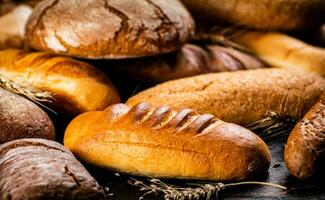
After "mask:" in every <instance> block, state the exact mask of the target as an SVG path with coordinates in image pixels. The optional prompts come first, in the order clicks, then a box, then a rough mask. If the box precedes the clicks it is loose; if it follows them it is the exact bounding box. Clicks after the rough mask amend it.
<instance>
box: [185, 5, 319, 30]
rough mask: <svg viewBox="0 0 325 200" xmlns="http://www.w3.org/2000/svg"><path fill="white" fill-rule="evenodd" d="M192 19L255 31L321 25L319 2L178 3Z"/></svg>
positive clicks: (298, 28) (297, 28)
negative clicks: (182, 4) (224, 23)
mask: <svg viewBox="0 0 325 200" xmlns="http://www.w3.org/2000/svg"><path fill="white" fill-rule="evenodd" d="M182 2H183V3H184V5H185V6H186V7H187V8H188V9H189V10H190V11H191V12H192V14H193V15H194V17H197V18H199V19H202V20H204V21H210V22H229V23H233V24H235V25H243V26H248V27H252V28H256V29H264V30H265V29H267V30H283V31H289V30H305V29H308V28H313V27H317V25H319V24H321V23H322V22H324V20H325V18H324V13H325V2H324V1H323V0H289V1H288V0H182Z"/></svg>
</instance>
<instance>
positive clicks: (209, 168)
mask: <svg viewBox="0 0 325 200" xmlns="http://www.w3.org/2000/svg"><path fill="white" fill-rule="evenodd" d="M64 145H65V146H66V147H68V149H70V150H71V151H72V152H73V153H74V154H75V155H76V156H77V157H79V158H80V159H82V160H84V161H86V162H88V163H91V164H94V165H97V166H102V167H106V168H110V169H114V170H117V171H122V172H127V173H132V174H136V175H150V176H153V177H165V178H182V179H201V180H217V181H235V180H244V179H250V178H254V177H257V176H259V175H261V174H263V173H265V172H266V171H267V169H268V167H269V164H270V152H269V150H268V148H267V146H266V144H265V143H264V142H263V141H262V140H261V139H260V138H259V137H258V136H257V135H255V134H254V133H252V132H251V131H249V130H247V129H245V128H243V127H240V126H238V125H235V124H230V123H225V122H223V121H221V120H219V119H217V118H215V117H213V116H212V115H209V114H205V115H197V114H195V113H194V112H193V111H191V110H190V109H183V110H181V111H179V112H176V111H175V110H172V109H170V108H169V107H167V106H160V107H153V106H150V105H149V104H146V103H141V104H138V105H135V106H133V107H129V106H126V105H124V104H116V105H113V106H111V107H109V108H107V109H106V110H105V111H103V112H88V113H85V114H82V115H80V116H78V117H77V118H75V119H74V120H73V121H72V122H71V123H70V124H69V126H68V128H67V130H66V132H65V135H64Z"/></svg>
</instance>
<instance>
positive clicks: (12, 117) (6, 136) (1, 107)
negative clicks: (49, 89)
mask: <svg viewBox="0 0 325 200" xmlns="http://www.w3.org/2000/svg"><path fill="white" fill-rule="evenodd" d="M21 138H45V139H51V140H54V139H55V130H54V126H53V123H52V121H51V120H50V118H49V117H48V116H47V114H46V113H45V112H44V111H43V110H42V109H41V108H39V107H38V106H37V105H36V104H34V103H33V102H31V101H29V100H27V99H25V98H24V97H21V96H18V95H16V94H13V93H10V92H8V91H6V90H4V89H2V88H0V144H2V143H5V142H9V141H12V140H16V139H21Z"/></svg>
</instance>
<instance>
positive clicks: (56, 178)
mask: <svg viewBox="0 0 325 200" xmlns="http://www.w3.org/2000/svg"><path fill="white" fill-rule="evenodd" d="M0 185H1V187H0V199H3V200H5V199H8V200H9V199H20V200H25V199H26V200H27V199H28V200H42V199H52V200H64V199H76V200H77V199H79V200H81V199H84V200H86V199H87V200H88V199H93V200H97V199H105V198H104V197H105V196H104V191H103V189H102V188H101V187H100V186H99V185H98V183H97V182H96V180H95V179H94V178H93V177H92V176H91V175H90V174H89V173H88V172H87V170H86V169H85V168H84V167H83V166H82V165H81V164H80V163H79V162H78V161H77V160H76V159H75V157H74V156H73V155H72V153H71V152H70V151H68V150H67V149H66V148H64V147H63V146H62V145H61V144H59V143H56V142H53V141H49V140H43V139H23V140H15V141H12V142H9V143H6V144H3V145H1V146H0Z"/></svg>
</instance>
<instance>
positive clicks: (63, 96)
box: [0, 50, 119, 115]
mask: <svg viewBox="0 0 325 200" xmlns="http://www.w3.org/2000/svg"><path fill="white" fill-rule="evenodd" d="M0 74H2V75H4V76H5V77H7V78H9V79H11V80H13V81H15V82H17V83H21V84H27V85H30V86H32V87H34V88H37V89H40V90H43V91H48V92H50V93H52V94H53V97H54V101H53V102H52V104H50V105H49V106H50V107H52V106H53V107H54V109H55V110H57V111H60V112H63V113H66V114H72V115H74V114H79V113H82V112H85V111H90V110H103V109H105V108H106V107H107V106H109V105H111V104H113V103H117V102H119V95H118V93H117V91H116V89H115V88H114V86H113V85H112V84H111V82H110V80H109V79H108V78H107V77H106V76H105V75H104V74H103V73H101V72H100V71H98V70H97V69H95V68H94V67H93V66H91V65H89V64H87V63H85V62H80V61H77V60H73V59H71V58H67V57H60V56H55V55H52V54H48V53H40V52H36V53H28V52H24V51H21V50H4V51H0Z"/></svg>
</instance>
